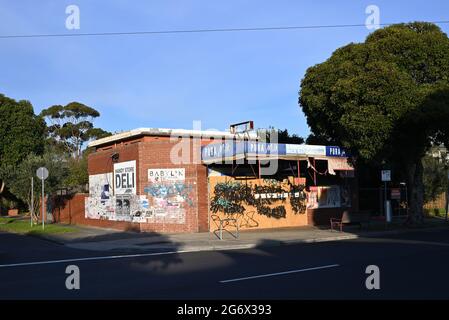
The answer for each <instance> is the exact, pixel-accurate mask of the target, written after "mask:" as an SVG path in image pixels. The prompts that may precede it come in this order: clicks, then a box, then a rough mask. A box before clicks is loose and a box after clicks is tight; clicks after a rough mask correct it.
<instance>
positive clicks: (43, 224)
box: [42, 179, 45, 230]
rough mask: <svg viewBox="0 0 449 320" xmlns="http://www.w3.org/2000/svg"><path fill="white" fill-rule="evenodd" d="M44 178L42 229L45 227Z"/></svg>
mask: <svg viewBox="0 0 449 320" xmlns="http://www.w3.org/2000/svg"><path fill="white" fill-rule="evenodd" d="M44 200H45V199H44V179H42V230H44V229H45V219H44V215H45V204H44Z"/></svg>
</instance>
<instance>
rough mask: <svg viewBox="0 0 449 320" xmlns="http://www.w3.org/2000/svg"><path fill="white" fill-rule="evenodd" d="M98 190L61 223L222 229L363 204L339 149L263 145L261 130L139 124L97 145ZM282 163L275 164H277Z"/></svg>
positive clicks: (62, 214)
mask: <svg viewBox="0 0 449 320" xmlns="http://www.w3.org/2000/svg"><path fill="white" fill-rule="evenodd" d="M89 146H90V147H92V148H94V151H93V152H92V153H91V154H90V155H89V159H88V172H89V194H77V195H75V196H74V198H72V199H70V200H67V199H66V200H65V201H64V202H63V203H62V204H61V205H58V206H55V210H54V214H53V215H54V217H55V219H56V220H57V221H61V222H67V223H75V224H86V225H91V226H98V227H108V228H116V229H121V230H137V231H155V232H162V233H163V232H204V231H214V230H216V229H217V227H218V221H219V220H220V219H221V218H223V217H225V216H226V217H229V216H232V217H234V218H235V219H236V220H237V221H238V223H239V226H240V228H242V229H254V228H277V227H286V226H301V225H317V224H323V223H328V221H329V217H331V216H336V215H339V214H341V212H342V211H343V210H354V209H356V208H357V196H356V190H357V186H356V179H354V178H353V177H354V175H353V169H352V167H351V166H350V165H349V164H348V163H347V156H346V154H345V153H344V151H343V150H341V149H340V148H338V147H326V146H308V145H292V144H278V143H270V142H268V143H267V142H262V141H259V140H258V137H257V135H256V134H255V133H253V132H252V133H249V134H247V135H244V136H242V135H239V134H232V133H230V132H222V131H197V130H181V129H151V128H149V129H145V128H142V129H135V130H131V131H128V132H124V133H120V134H116V135H113V136H110V137H107V138H103V139H99V140H96V141H93V142H91V143H90V144H89ZM273 169H274V170H273Z"/></svg>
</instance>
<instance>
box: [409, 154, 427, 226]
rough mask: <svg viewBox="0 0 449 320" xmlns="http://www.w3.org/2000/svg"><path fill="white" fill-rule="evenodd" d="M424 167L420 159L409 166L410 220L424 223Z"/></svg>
mask: <svg viewBox="0 0 449 320" xmlns="http://www.w3.org/2000/svg"><path fill="white" fill-rule="evenodd" d="M423 172H424V167H423V164H422V160H421V159H419V160H417V161H416V163H414V164H410V165H409V166H408V167H407V178H408V181H407V185H408V186H409V190H408V191H409V195H408V196H409V202H410V204H409V221H410V222H411V223H422V222H423V221H424V212H423V207H424V182H423Z"/></svg>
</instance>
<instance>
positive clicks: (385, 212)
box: [384, 181, 387, 220]
mask: <svg viewBox="0 0 449 320" xmlns="http://www.w3.org/2000/svg"><path fill="white" fill-rule="evenodd" d="M384 185H385V196H384V208H385V209H384V210H385V211H384V215H385V220H386V219H387V181H385V183H384Z"/></svg>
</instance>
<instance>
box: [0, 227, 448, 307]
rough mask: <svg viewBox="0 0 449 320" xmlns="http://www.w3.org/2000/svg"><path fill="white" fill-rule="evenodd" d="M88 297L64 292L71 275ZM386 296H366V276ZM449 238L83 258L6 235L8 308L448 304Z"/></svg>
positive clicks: (85, 254)
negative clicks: (177, 302) (228, 302)
mask: <svg viewBox="0 0 449 320" xmlns="http://www.w3.org/2000/svg"><path fill="white" fill-rule="evenodd" d="M69 265H76V266H77V267H78V268H79V271H80V289H79V290H68V289H67V288H66V279H67V277H68V276H69V274H66V268H67V266H69ZM369 265H376V266H377V267H378V268H379V271H380V278H379V279H380V281H379V283H380V289H372V290H368V289H367V288H366V286H365V282H366V278H367V277H368V276H369V275H368V274H366V273H365V271H366V268H367V266H369ZM448 271H449V230H444V231H441V230H440V231H436V230H433V231H419V232H409V233H405V234H397V235H388V236H385V237H383V238H382V237H379V238H361V239H356V240H347V241H336V242H326V243H313V244H297V245H286V246H276V247H275V246H263V245H261V246H260V247H258V248H255V249H245V250H229V251H215V252H191V253H176V252H175V253H171V252H165V253H158V252H138V253H130V252H128V253H126V252H122V253H111V252H94V251H81V250H76V249H71V248H67V247H64V246H63V245H59V244H56V243H53V242H49V241H46V240H41V239H38V238H35V237H27V236H20V235H13V234H7V233H0V299H222V298H223V299H224V298H226V299H448V298H449V289H448V288H449V272H448Z"/></svg>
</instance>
